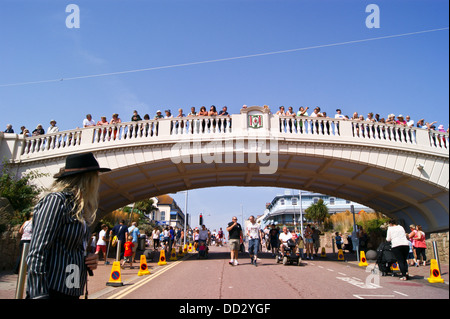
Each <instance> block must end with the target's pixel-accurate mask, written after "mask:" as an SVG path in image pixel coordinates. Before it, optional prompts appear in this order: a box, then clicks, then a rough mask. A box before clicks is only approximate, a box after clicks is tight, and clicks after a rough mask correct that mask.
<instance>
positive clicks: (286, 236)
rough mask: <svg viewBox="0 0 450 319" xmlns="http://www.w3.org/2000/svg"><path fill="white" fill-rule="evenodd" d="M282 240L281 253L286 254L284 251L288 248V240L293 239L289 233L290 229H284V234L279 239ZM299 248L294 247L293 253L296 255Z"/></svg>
mask: <svg viewBox="0 0 450 319" xmlns="http://www.w3.org/2000/svg"><path fill="white" fill-rule="evenodd" d="M278 238H279V239H280V248H281V253H282V254H284V249H285V248H287V247H288V244H287V242H288V240H289V239H292V234H291V233H290V232H288V229H287V227H286V226H284V227H283V232H282V233H281V234H280V236H279V237H278ZM296 248H297V247H293V248H292V252H293V253H294V254H295V251H296Z"/></svg>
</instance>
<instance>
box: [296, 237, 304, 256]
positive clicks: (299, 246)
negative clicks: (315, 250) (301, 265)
mask: <svg viewBox="0 0 450 319" xmlns="http://www.w3.org/2000/svg"><path fill="white" fill-rule="evenodd" d="M297 246H298V252H299V254H300V258H302V259H303V248H305V243H304V242H303V237H302V236H301V235H300V234H299V235H298V245H297Z"/></svg>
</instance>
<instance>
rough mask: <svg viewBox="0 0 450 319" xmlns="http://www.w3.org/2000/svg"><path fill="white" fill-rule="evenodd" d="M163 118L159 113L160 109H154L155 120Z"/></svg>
mask: <svg viewBox="0 0 450 319" xmlns="http://www.w3.org/2000/svg"><path fill="white" fill-rule="evenodd" d="M163 118H164V116H163V115H162V114H161V110H158V111H156V115H155V120H157V119H163Z"/></svg>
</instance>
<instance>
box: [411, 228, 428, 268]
mask: <svg viewBox="0 0 450 319" xmlns="http://www.w3.org/2000/svg"><path fill="white" fill-rule="evenodd" d="M414 248H415V250H416V255H417V262H418V263H419V264H420V257H422V258H423V259H422V260H423V265H424V266H426V263H427V256H426V255H425V250H426V248H427V244H426V242H425V233H424V232H423V231H422V226H420V225H417V226H416V235H415V236H414Z"/></svg>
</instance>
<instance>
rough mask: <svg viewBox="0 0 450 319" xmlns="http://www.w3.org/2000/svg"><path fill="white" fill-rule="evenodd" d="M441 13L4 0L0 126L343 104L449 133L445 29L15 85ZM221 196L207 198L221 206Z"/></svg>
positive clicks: (341, 37)
mask: <svg viewBox="0 0 450 319" xmlns="http://www.w3.org/2000/svg"><path fill="white" fill-rule="evenodd" d="M70 3H74V4H76V5H78V7H79V8H80V28H78V29H75V28H72V29H69V28H67V27H66V23H65V21H66V18H67V16H68V15H69V13H67V12H66V11H65V9H66V6H67V5H68V4H70ZM371 3H375V4H377V5H378V6H379V8H380V28H378V29H375V28H372V29H369V28H367V27H366V24H365V20H366V17H367V16H368V15H369V13H366V12H365V9H366V6H367V5H368V4H371ZM448 12H449V2H448V1H447V0H421V1H416V0H407V1H406V0H404V1H400V0H389V1H379V0H371V1H363V0H352V1H350V0H341V1H331V0H329V1H325V0H324V1H317V0H315V1H312V0H311V1H302V0H178V1H173V0H155V1H151V0H148V1H144V0H127V1H118V0H89V1H81V0H71V1H60V0H46V1H44V0H33V1H31V0H28V1H25V0H0V109H1V112H2V115H1V117H0V130H4V129H5V127H6V124H8V123H11V124H12V125H13V128H14V129H15V130H16V131H17V130H19V128H20V126H21V125H25V126H26V127H28V128H29V129H30V130H32V129H34V128H35V127H36V125H37V124H43V126H44V128H45V129H46V128H47V127H48V124H49V122H50V120H51V119H55V120H56V121H57V125H58V126H59V127H60V129H61V130H68V129H72V128H75V127H80V126H81V125H82V120H83V119H84V117H85V115H86V114H87V113H91V114H92V115H93V117H94V119H95V120H99V119H100V116H102V115H105V116H107V118H108V120H109V119H110V118H111V115H112V114H113V113H116V112H117V113H119V115H120V117H121V118H122V120H123V121H125V120H129V119H130V118H131V115H132V111H133V110H134V109H136V110H138V111H139V113H140V114H141V116H142V115H144V114H146V113H148V114H150V116H151V117H153V116H154V114H155V111H156V110H157V109H167V108H170V109H171V110H172V112H175V111H176V110H177V109H178V108H179V107H181V108H183V109H185V110H188V109H189V108H190V107H191V106H196V107H197V108H199V107H200V106H202V105H205V106H207V107H209V106H210V105H212V104H214V105H216V106H217V107H222V106H224V105H227V106H228V108H229V111H231V112H233V113H237V112H238V111H239V109H240V107H241V106H242V105H243V104H247V105H264V104H267V105H269V106H270V107H271V109H272V111H275V110H276V109H277V108H278V107H279V106H280V105H285V106H293V107H294V109H298V107H299V106H300V105H303V106H310V107H315V106H320V107H321V108H322V110H323V111H326V112H327V113H328V114H329V115H331V116H333V115H334V113H335V109H336V108H337V107H340V108H341V109H342V110H343V113H344V114H347V115H349V116H351V115H352V113H353V112H358V113H359V114H363V115H365V116H366V115H367V113H369V112H374V113H379V114H380V115H381V117H386V116H387V114H389V113H394V114H396V115H398V114H403V115H406V114H409V115H410V116H411V118H412V119H414V120H418V119H420V118H425V120H426V121H429V122H431V121H438V123H437V124H438V125H439V124H443V125H444V126H445V127H446V128H447V127H448V123H449V120H448V118H449V107H448V105H449V91H448V86H449V65H448V60H449V50H448V48H449V43H448V39H449V35H448V29H447V30H443V31H435V32H428V33H422V34H416V35H410V36H403V37H396V38H389V39H381V40H376V41H367V42H360V43H352V44H347V45H339V46H331V47H322V48H316V49H310V50H303V51H296V52H290V53H283V54H274V55H265V56H258V57H253V58H245V59H236V60H230V61H223V62H215V63H205V64H197V65H189V66H181V67H173V68H166V69H159V70H152V71H143V72H133V73H125V74H121V75H111V76H101V77H90V78H82V79H77V80H75V79H74V80H63V81H50V82H42V83H35V84H23V83H27V82H41V81H46V80H55V79H69V78H73V77H78V76H86V75H95V74H105V73H114V72H121V71H128V70H137V69H143V68H152V67H160V66H170V65H177V64H183V63H192V62H201V61H207V60H214V59H223V58H229V57H238V56H245V55H252V54H259V53H266V52H273V51H281V50H289V49H296V48H308V47H312V46H320V45H327V44H332V43H341V42H347V41H354V40H361V39H369V38H376V37H383V36H390V35H397V34H405V33H411V32H418V31H424V30H433V29H437V28H446V27H448V21H449V16H448ZM12 84H14V85H12ZM16 84H17V85H16ZM223 190H224V189H216V190H214V189H211V190H209V191H210V193H211V194H215V196H217V194H220V193H221V192H223ZM203 191H206V190H203ZM199 192H200V191H199ZM227 192H228V188H227ZM277 192H278V191H276V190H273V192H272V193H273V196H275V195H276V193H277ZM191 193H194V191H193V192H191ZM237 193H239V189H237V191H236V194H237ZM245 193H248V194H247V197H252V196H250V194H253V193H255V191H254V189H249V190H248V192H245ZM272 193H271V194H272ZM227 194H229V193H227ZM192 196H194V195H192ZM211 196H213V195H211ZM273 196H272V195H270V196H269V195H268V197H269V198H266V197H264V198H259V197H255V198H254V199H253V198H252V200H251V201H250V202H251V203H252V204H251V205H250V204H249V205H245V206H244V210H245V207H246V206H247V207H253V206H252V205H259V206H258V207H259V208H260V209H261V210H263V209H264V204H265V202H268V201H270V200H271V199H272V198H273ZM182 198H184V195H183V197H182ZM247 201H249V199H248V198H247ZM179 202H180V203H181V201H179ZM237 202H238V201H236V203H237ZM240 204H241V203H240V202H239V203H237V204H236V205H237V208H236V209H237V210H238V211H237V212H236V213H235V214H239V213H240ZM183 205H184V204H183ZM236 209H233V210H234V211H236ZM224 214H225V213H224Z"/></svg>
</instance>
